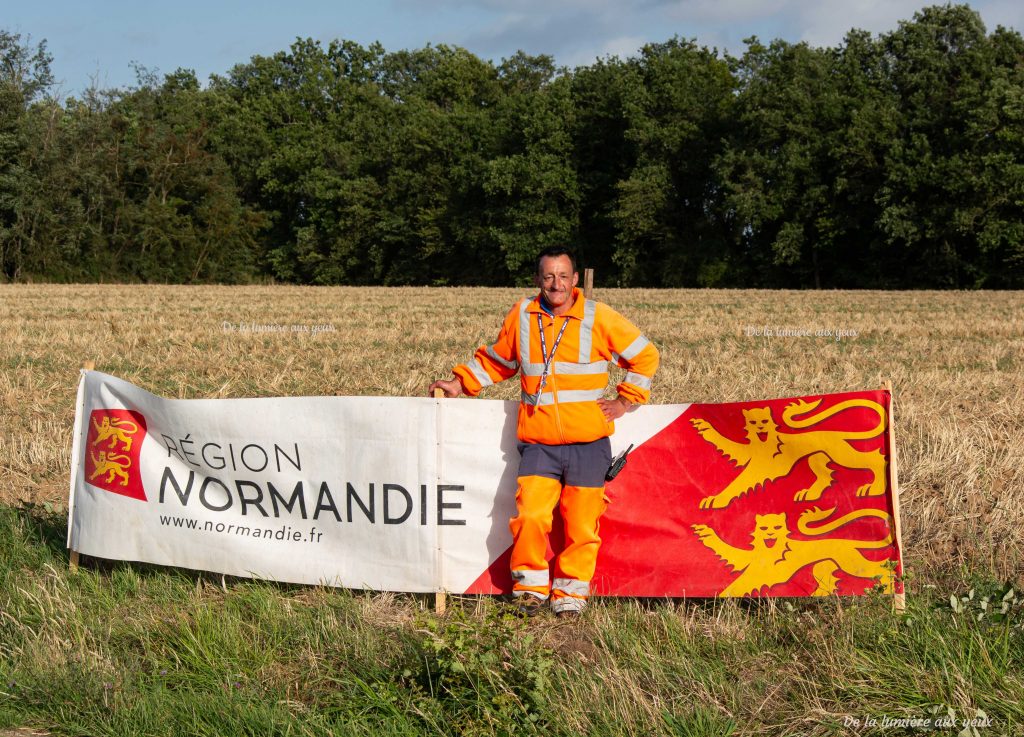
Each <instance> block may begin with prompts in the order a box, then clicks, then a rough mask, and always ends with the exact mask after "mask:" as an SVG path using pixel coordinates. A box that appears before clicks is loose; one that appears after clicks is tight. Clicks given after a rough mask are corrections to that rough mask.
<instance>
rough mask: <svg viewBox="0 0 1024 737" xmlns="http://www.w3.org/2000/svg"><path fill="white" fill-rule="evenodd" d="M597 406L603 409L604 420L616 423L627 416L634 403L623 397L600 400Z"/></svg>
mask: <svg viewBox="0 0 1024 737" xmlns="http://www.w3.org/2000/svg"><path fill="white" fill-rule="evenodd" d="M597 406H598V407H600V408H601V411H602V412H603V413H604V418H605V419H606V420H608V422H614V421H615V420H617V419H619V418H620V417H622V415H624V414H626V410H628V409H629V408H630V407H632V406H633V403H632V402H630V401H629V400H628V399H625V398H623V397H616V398H615V399H598V400H597Z"/></svg>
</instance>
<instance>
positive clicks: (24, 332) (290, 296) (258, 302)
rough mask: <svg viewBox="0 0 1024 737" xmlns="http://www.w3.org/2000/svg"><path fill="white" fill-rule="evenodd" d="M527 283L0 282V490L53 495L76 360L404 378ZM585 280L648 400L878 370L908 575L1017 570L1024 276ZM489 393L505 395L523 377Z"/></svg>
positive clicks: (225, 387) (457, 342)
mask: <svg viewBox="0 0 1024 737" xmlns="http://www.w3.org/2000/svg"><path fill="white" fill-rule="evenodd" d="M524 293H526V290H523V289H467V288H450V289H428V288H312V287H285V286H262V287H188V286H104V285H76V286H60V285H45V286H36V285H3V286H0V321H2V323H0V324H2V325H3V328H4V330H3V335H4V337H5V340H4V341H3V345H2V346H0V365H2V367H3V370H2V373H0V407H2V415H3V420H4V422H3V429H2V431H0V501H2V502H4V503H8V504H17V503H19V502H31V503H34V504H38V505H48V506H50V507H51V508H56V509H61V508H62V507H63V505H64V504H65V503H66V498H67V476H68V468H69V464H68V455H69V452H70V433H71V424H72V419H73V399H74V392H75V386H76V382H77V369H78V367H79V366H80V365H81V364H82V362H83V361H85V360H93V361H95V363H96V368H97V369H98V370H101V371H105V372H107V373H111V374H114V375H116V376H119V377H122V378H124V379H126V380H128V381H131V382H133V383H135V384H137V385H139V386H141V387H143V388H145V389H147V390H149V391H152V392H154V393H157V394H162V395H165V396H172V397H243V396H268V395H325V394H341V395H391V396H400V395H418V394H422V393H424V392H425V391H426V387H427V385H428V384H429V382H430V381H431V380H432V379H433V378H437V377H442V376H447V375H448V369H449V368H450V367H451V365H452V364H454V363H456V362H458V361H461V360H464V359H465V358H466V357H468V356H469V355H470V353H471V352H472V350H473V349H474V348H475V347H476V346H477V345H479V344H480V343H482V342H485V341H490V340H492V339H493V338H494V334H495V331H496V330H497V326H498V324H499V321H500V320H501V318H502V316H503V315H504V313H505V311H506V310H507V309H508V308H509V307H510V306H511V304H512V303H513V301H514V300H515V299H516V298H518V297H519V296H521V295H522V294H524ZM597 297H598V298H599V299H602V300H603V301H606V302H608V303H609V304H611V305H612V306H614V307H615V308H617V309H619V310H620V311H621V312H623V313H624V314H626V315H627V316H629V317H630V318H631V319H633V321H634V322H636V323H637V324H638V325H639V326H640V327H641V329H643V330H644V331H645V332H646V333H647V334H648V335H649V336H650V337H651V338H652V339H653V340H654V341H655V343H656V344H657V345H658V346H659V348H660V349H661V351H662V360H663V363H662V369H661V371H660V372H659V375H658V377H657V380H656V383H655V391H654V400H653V401H655V402H658V403H673V402H686V401H701V402H707V401H735V400H749V399H759V398H769V397H782V396H791V395H807V394H814V393H816V392H833V391H844V390H852V389H864V388H874V387H877V386H878V385H879V384H880V383H881V382H882V380H883V379H886V378H888V379H891V380H892V382H893V384H894V387H895V397H896V431H897V443H898V452H899V472H900V482H901V486H902V497H901V500H902V502H901V503H902V510H903V520H904V522H903V526H904V543H905V548H906V550H905V555H906V560H907V568H908V572H909V573H910V576H911V582H910V587H911V591H912V590H913V587H914V585H915V582H917V583H940V582H941V583H945V582H949V583H953V582H955V581H962V580H964V579H965V578H966V577H969V575H971V574H972V573H981V574H984V575H987V576H991V577H995V578H997V579H1000V580H1016V581H1017V583H1018V584H1019V586H1024V574H1022V573H1021V571H1022V570H1024V532H1022V530H1024V471H1022V470H1021V465H1020V463H1019V458H1020V457H1021V456H1022V455H1024V295H1022V294H1020V293H1014V292H1003V293H991V292H988V293H965V292H898V293H891V292H768V291H724V290H708V291H695V290H665V291H652V290H617V289H598V291H597ZM766 332H770V333H771V334H770V335H765V333H766ZM780 333H782V334H781V335H780ZM802 333H809V334H808V335H805V334H802ZM816 333H829V334H826V335H816ZM489 392H490V393H489V394H487V393H485V396H489V397H491V398H512V397H514V396H516V395H517V393H518V388H517V385H516V383H515V382H508V383H507V384H506V385H504V386H500V387H496V388H494V389H491V390H489ZM460 401H469V400H460Z"/></svg>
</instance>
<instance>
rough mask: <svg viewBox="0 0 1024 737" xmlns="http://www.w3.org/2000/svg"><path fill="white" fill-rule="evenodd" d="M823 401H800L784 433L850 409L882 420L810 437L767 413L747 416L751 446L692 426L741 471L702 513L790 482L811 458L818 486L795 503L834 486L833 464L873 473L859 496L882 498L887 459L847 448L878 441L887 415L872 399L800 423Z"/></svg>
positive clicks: (701, 423) (697, 423)
mask: <svg viewBox="0 0 1024 737" xmlns="http://www.w3.org/2000/svg"><path fill="white" fill-rule="evenodd" d="M819 404H821V400H820V399H819V400H817V401H815V402H804V401H802V400H801V401H797V402H793V403H792V404H790V405H789V406H788V407H786V409H785V410H784V411H783V412H782V420H783V423H784V424H785V427H786V429H788V430H794V429H799V428H804V427H810V426H812V425H816V424H818V423H819V422H822V421H823V420H825V419H827V418H829V417H832V416H833V415H836V414H839V413H840V412H842V411H844V410H846V409H850V408H852V407H866V408H868V409H871V410H874V411H875V413H876V414H877V415H878V424H877V425H876V426H875V427H873V428H872V429H870V430H864V431H861V432H856V431H845V430H813V431H810V432H800V433H793V432H786V431H785V430H780V429H779V426H778V425H777V424H776V423H775V421H774V420H773V419H772V413H771V410H770V409H769V408H768V407H757V408H754V409H749V410H743V417H744V419H745V420H746V435H747V442H745V443H738V442H736V441H735V440H730V439H729V438H727V437H725V436H723V435H722V434H721V433H720V432H718V431H717V430H716V429H715V428H714V427H712V426H711V425H710V424H709V423H708V422H707V420H702V419H693V420H690V423H691V424H692V425H693V426H694V428H696V430H697V432H698V433H700V436H701V437H702V438H704V439H705V440H707V441H708V442H709V443H711V444H712V445H714V446H715V447H716V448H718V450H719V451H721V452H722V454H723V455H725V456H726V457H727V458H729V459H730V460H731V461H733V462H734V463H735V464H737V465H739V466H743V471H742V472H741V473H740V475H739V476H737V477H736V478H735V479H733V480H732V481H731V482H730V483H729V485H728V486H726V487H725V488H724V489H722V491H720V492H719V493H718V494H714V495H712V496H708V497H705V498H704V499H702V500H701V502H700V508H701V509H708V508H714V509H723V508H725V507H727V506H729V503H730V502H731V501H732V500H733V499H735V498H736V497H738V496H740V495H742V494H746V493H747V492H749V491H753V490H754V488H755V487H757V486H760V485H763V484H764V483H765V482H766V481H774V480H775V479H777V478H780V477H782V476H787V475H789V473H790V472H791V471H792V470H793V467H794V466H795V465H796V464H797V462H798V461H800V460H801V459H803V458H807V462H808V463H809V464H810V467H811V470H812V471H813V472H814V476H815V481H814V483H813V484H811V486H809V487H808V488H806V489H802V490H800V491H798V492H797V493H796V494H795V495H794V496H793V499H794V500H795V501H798V502H800V501H814V500H816V499H820V498H821V494H822V492H824V491H825V490H826V489H828V487H829V486H831V485H832V469H831V468H829V465H828V464H829V462H832V463H835V464H838V465H840V466H843V467H845V468H851V469H864V470H869V471H871V473H872V474H873V475H874V478H873V479H872V481H871V483H870V484H865V485H864V486H861V487H860V488H859V489H857V496H879V495H881V494H884V493H885V457H884V456H883V455H882V452H881V451H880V450H874V451H870V452H864V451H861V450H857V449H856V448H854V447H853V446H852V445H850V444H849V442H847V441H850V440H867V439H869V438H874V437H877V436H878V435H879V434H881V433H882V431H883V430H885V410H884V409H883V408H882V406H881V405H880V404H878V403H877V402H872V401H871V400H868V399H849V400H847V401H845V402H840V403H839V404H837V405H835V406H832V407H829V408H828V409H825V410H822V411H820V412H818V413H817V414H811V415H810V416H805V417H803V419H798V417H799V416H800V415H808V414H809V413H811V412H814V410H815V409H817V407H818V405H819Z"/></svg>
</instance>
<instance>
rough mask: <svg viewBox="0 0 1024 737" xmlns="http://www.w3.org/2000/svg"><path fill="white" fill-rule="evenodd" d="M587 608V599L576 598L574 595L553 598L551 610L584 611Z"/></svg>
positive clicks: (555, 611)
mask: <svg viewBox="0 0 1024 737" xmlns="http://www.w3.org/2000/svg"><path fill="white" fill-rule="evenodd" d="M586 608H587V600H586V599H576V598H574V597H572V596H559V597H558V598H557V599H552V600H551V611H553V612H554V613H555V614H558V613H559V612H582V611H583V610H584V609H586Z"/></svg>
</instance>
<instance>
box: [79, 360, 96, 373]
mask: <svg viewBox="0 0 1024 737" xmlns="http://www.w3.org/2000/svg"><path fill="white" fill-rule="evenodd" d="M82 368H84V369H85V370H86V371H95V370H96V362H95V361H86V362H84V363H83V364H82Z"/></svg>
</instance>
